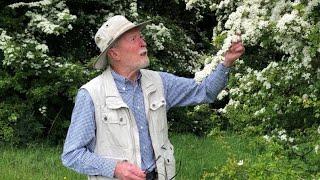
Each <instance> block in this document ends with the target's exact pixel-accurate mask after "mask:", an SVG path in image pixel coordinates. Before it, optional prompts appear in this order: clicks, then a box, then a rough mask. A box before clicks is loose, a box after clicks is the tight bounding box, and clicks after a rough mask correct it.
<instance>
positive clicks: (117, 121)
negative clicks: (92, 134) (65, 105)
mask: <svg viewBox="0 0 320 180" xmlns="http://www.w3.org/2000/svg"><path fill="white" fill-rule="evenodd" d="M141 74H142V77H141V86H142V91H143V96H144V104H145V110H146V115H147V119H148V124H149V132H150V136H151V140H152V146H153V150H154V153H155V157H159V156H160V158H159V160H158V161H157V163H156V166H157V171H158V179H159V180H168V179H170V178H171V177H173V176H174V175H175V159H174V156H173V152H174V149H173V146H172V144H171V143H170V141H169V139H168V125H167V115H166V102H165V98H164V91H163V84H162V79H161V77H160V75H159V74H158V73H157V72H154V71H150V70H141ZM82 88H84V89H86V90H87V91H88V92H89V94H90V96H91V98H92V100H93V104H94V107H95V121H96V145H95V150H94V152H95V153H96V154H99V155H100V156H101V157H103V158H111V159H114V160H117V161H122V160H127V161H129V162H131V163H133V164H135V165H137V166H138V167H141V154H140V144H139V134H138V129H137V125H136V120H135V118H134V116H133V113H132V111H131V110H130V109H129V107H128V105H127V104H126V103H124V102H123V100H122V98H121V96H120V94H119V92H118V89H117V87H116V84H115V82H114V79H113V77H112V75H111V68H110V67H108V68H107V69H106V70H105V71H104V72H103V73H102V74H101V75H100V76H98V77H96V78H94V79H92V80H91V81H90V82H88V83H87V84H85V85H84V86H82ZM88 178H89V179H90V180H105V179H113V178H106V177H102V176H89V177H88Z"/></svg>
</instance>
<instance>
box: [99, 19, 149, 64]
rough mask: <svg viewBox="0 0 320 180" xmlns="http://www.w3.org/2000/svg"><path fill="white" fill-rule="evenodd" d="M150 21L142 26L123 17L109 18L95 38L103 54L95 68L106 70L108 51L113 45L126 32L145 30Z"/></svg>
mask: <svg viewBox="0 0 320 180" xmlns="http://www.w3.org/2000/svg"><path fill="white" fill-rule="evenodd" d="M149 22H150V21H146V22H143V23H140V24H134V23H132V22H130V21H129V20H128V19H127V18H125V17H124V16H121V15H116V16H113V17H111V18H109V19H108V20H107V21H106V22H105V23H103V24H102V26H101V27H100V28H99V30H98V31H97V33H96V35H95V36H94V40H95V42H96V45H97V46H98V48H99V49H100V52H101V54H100V55H99V57H98V58H97V60H96V61H95V63H94V68H96V69H104V68H105V67H106V65H107V64H108V62H107V55H106V54H107V51H108V49H110V47H111V46H112V44H113V43H114V42H115V41H116V40H117V39H118V38H119V37H120V36H121V35H122V34H124V33H125V32H127V31H129V30H131V29H134V28H143V27H145V25H146V24H147V23H149Z"/></svg>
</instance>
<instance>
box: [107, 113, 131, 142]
mask: <svg viewBox="0 0 320 180" xmlns="http://www.w3.org/2000/svg"><path fill="white" fill-rule="evenodd" d="M121 111H122V109H121V108H120V109H118V110H111V109H107V110H106V111H104V112H103V113H102V114H101V115H102V117H101V121H102V122H103V123H102V124H103V126H104V128H103V129H104V130H105V131H104V132H103V133H104V134H105V135H106V136H105V137H108V138H107V139H106V141H108V142H109V143H110V145H111V146H120V147H125V148H126V147H128V141H129V139H130V138H129V136H128V134H129V132H128V125H127V123H128V118H127V117H126V115H125V114H124V113H120V112H121Z"/></svg>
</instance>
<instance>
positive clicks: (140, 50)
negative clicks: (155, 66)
mask: <svg viewBox="0 0 320 180" xmlns="http://www.w3.org/2000/svg"><path fill="white" fill-rule="evenodd" d="M114 48H116V51H117V53H118V60H119V63H120V64H119V65H120V66H122V67H124V68H129V69H131V70H138V69H142V68H145V67H147V66H148V65H149V58H148V54H147V44H146V42H145V41H144V38H143V36H142V35H141V32H140V30H139V29H138V28H135V29H132V30H130V31H128V32H126V33H125V34H123V35H122V36H121V37H120V39H119V40H118V42H117V44H116V46H115V47H114Z"/></svg>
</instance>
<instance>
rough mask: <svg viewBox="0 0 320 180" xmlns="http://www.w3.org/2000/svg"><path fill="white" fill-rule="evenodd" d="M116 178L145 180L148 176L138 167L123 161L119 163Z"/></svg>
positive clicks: (115, 172)
mask: <svg viewBox="0 0 320 180" xmlns="http://www.w3.org/2000/svg"><path fill="white" fill-rule="evenodd" d="M114 175H115V177H116V178H118V179H120V180H127V179H128V180H131V179H132V180H144V179H146V174H145V173H144V172H143V171H142V170H141V169H140V168H139V167H137V166H136V165H134V164H132V163H129V162H126V161H122V162H118V163H117V165H116V169H115V171H114Z"/></svg>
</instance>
